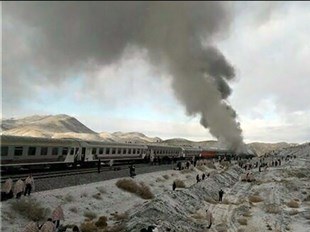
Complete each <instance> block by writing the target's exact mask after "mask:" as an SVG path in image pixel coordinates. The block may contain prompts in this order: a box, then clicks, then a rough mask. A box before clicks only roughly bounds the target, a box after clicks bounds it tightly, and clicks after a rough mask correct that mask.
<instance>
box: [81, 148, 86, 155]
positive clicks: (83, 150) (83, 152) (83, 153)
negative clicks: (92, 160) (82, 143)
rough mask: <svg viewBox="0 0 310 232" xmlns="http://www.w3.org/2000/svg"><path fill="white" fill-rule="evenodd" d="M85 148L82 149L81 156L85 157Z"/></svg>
mask: <svg viewBox="0 0 310 232" xmlns="http://www.w3.org/2000/svg"><path fill="white" fill-rule="evenodd" d="M85 152H86V147H82V155H85Z"/></svg>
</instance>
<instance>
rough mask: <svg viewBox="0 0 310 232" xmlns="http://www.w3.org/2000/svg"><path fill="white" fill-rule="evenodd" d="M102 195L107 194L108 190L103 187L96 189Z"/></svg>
mask: <svg viewBox="0 0 310 232" xmlns="http://www.w3.org/2000/svg"><path fill="white" fill-rule="evenodd" d="M96 189H97V190H98V191H99V192H100V193H107V190H106V189H105V187H103V186H99V187H97V188H96Z"/></svg>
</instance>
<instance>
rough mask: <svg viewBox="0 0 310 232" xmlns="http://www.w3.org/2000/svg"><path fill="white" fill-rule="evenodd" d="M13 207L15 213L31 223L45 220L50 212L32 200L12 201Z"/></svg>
mask: <svg viewBox="0 0 310 232" xmlns="http://www.w3.org/2000/svg"><path fill="white" fill-rule="evenodd" d="M11 207H12V209H13V210H14V211H16V212H17V213H19V214H20V215H22V216H23V217H25V218H28V219H29V220H31V221H42V220H44V219H45V218H46V217H47V215H48V213H49V211H50V210H49V209H47V208H44V207H43V206H42V205H41V203H39V202H37V201H36V200H34V199H32V198H30V199H29V198H28V199H27V198H22V199H19V200H18V201H12V203H11Z"/></svg>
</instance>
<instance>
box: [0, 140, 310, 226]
mask: <svg viewBox="0 0 310 232" xmlns="http://www.w3.org/2000/svg"><path fill="white" fill-rule="evenodd" d="M287 155H290V156H292V157H294V156H296V158H291V159H289V160H287V161H285V159H283V160H282V164H281V166H277V167H269V168H267V170H264V171H263V172H259V171H258V170H257V169H252V170H251V171H252V172H253V174H254V177H255V179H256V181H254V182H242V181H240V177H241V175H242V174H244V173H245V170H243V169H241V168H240V167H239V166H238V165H236V164H234V163H232V164H229V163H225V162H224V163H222V164H219V163H215V165H212V163H210V162H208V163H206V164H202V165H200V166H197V167H196V168H194V167H191V168H190V169H189V170H181V171H178V170H167V171H161V172H153V173H148V174H139V173H138V175H137V176H136V177H135V178H134V179H132V180H133V181H134V182H135V183H141V182H143V184H144V186H148V188H149V189H150V191H151V193H152V194H153V198H151V199H143V198H141V197H139V196H138V195H137V194H134V193H130V192H127V191H124V190H122V189H120V188H118V187H117V182H118V181H119V180H123V179H125V180H127V181H128V180H131V179H130V178H121V179H112V180H107V181H101V182H95V183H91V184H85V185H78V186H74V187H66V188H60V189H54V190H49V191H42V192H35V193H33V194H32V195H31V196H30V197H22V199H21V200H19V201H17V200H15V199H12V200H9V201H6V202H3V203H2V205H1V213H2V214H1V221H2V224H1V226H2V227H1V228H2V230H1V231H10V232H12V231H13V232H14V231H21V228H23V227H24V226H25V225H26V224H27V223H29V214H28V213H26V214H25V213H23V212H24V211H18V209H20V208H21V206H20V207H16V203H18V202H20V203H18V204H21V205H25V203H27V202H28V207H30V208H31V207H34V206H31V205H30V204H36V209H39V206H40V207H43V209H46V212H47V214H45V217H48V214H49V213H50V212H51V211H52V210H53V209H54V208H55V206H57V205H58V204H61V205H62V207H63V210H64V214H65V220H64V221H63V222H62V224H63V225H66V226H68V227H70V228H72V227H71V225H78V226H80V228H84V230H82V231H85V232H87V231H96V232H100V231H134V232H136V231H137V232H139V231H140V230H141V229H142V228H145V227H148V226H150V225H153V226H156V227H157V228H158V231H160V232H164V231H176V232H187V231H193V232H204V231H212V232H248V231H256V232H265V231H275V232H307V231H309V230H308V228H309V225H310V182H309V181H310V171H309V165H310V144H309V143H308V144H304V145H300V146H296V147H293V148H287V149H283V150H282V151H281V152H279V153H278V154H277V155H276V156H275V157H274V158H273V159H282V157H284V158H285V157H286V156H287ZM270 159H271V158H270ZM253 162H256V161H255V160H253ZM171 168H172V167H171ZM202 173H210V177H207V178H206V179H205V180H204V181H201V182H199V183H196V178H195V177H196V175H197V174H199V175H200V176H201V174H202ZM175 180H180V181H182V182H183V183H184V186H183V187H182V188H181V187H178V188H177V189H176V190H175V191H172V189H171V187H172V183H173V181H175ZM38 184H39V183H38ZM132 188H133V186H131V189H132ZM219 189H223V190H224V192H225V193H224V198H223V201H222V202H219V200H218V191H219ZM206 209H208V210H210V211H211V212H212V214H213V217H214V222H213V225H212V227H211V228H210V229H207V226H208V223H207V220H206V213H205V210H206ZM116 216H117V217H116ZM100 217H105V218H106V220H107V224H105V225H104V228H101V229H100V228H97V225H98V223H97V224H96V222H97V221H98V218H100ZM43 221H44V217H41V219H40V223H42V222H43ZM85 225H87V227H85ZM83 226H84V227H83ZM70 228H68V229H67V231H71V229H70ZM85 228H88V229H89V230H86V229H85Z"/></svg>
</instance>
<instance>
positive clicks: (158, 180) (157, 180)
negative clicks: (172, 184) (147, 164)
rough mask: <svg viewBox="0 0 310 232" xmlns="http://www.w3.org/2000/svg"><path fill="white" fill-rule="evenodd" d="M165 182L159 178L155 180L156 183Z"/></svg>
mask: <svg viewBox="0 0 310 232" xmlns="http://www.w3.org/2000/svg"><path fill="white" fill-rule="evenodd" d="M164 181H165V180H164V179H162V178H160V177H158V178H157V179H156V182H164Z"/></svg>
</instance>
